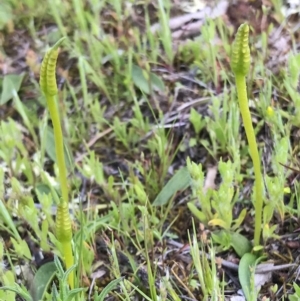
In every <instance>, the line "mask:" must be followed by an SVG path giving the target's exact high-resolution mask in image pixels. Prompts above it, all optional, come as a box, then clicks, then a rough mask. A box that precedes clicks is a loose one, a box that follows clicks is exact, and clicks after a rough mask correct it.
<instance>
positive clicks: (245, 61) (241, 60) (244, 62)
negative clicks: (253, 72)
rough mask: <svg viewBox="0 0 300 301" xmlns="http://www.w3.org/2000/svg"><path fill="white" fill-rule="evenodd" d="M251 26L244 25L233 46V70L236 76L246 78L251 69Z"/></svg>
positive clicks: (240, 28)
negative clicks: (237, 74) (239, 75)
mask: <svg viewBox="0 0 300 301" xmlns="http://www.w3.org/2000/svg"><path fill="white" fill-rule="evenodd" d="M248 41H249V26H248V25H247V24H242V25H241V26H240V27H239V29H238V32H237V34H236V38H235V40H234V43H233V45H232V54H231V69H232V71H233V72H234V73H235V74H236V73H239V74H241V75H244V76H246V75H247V74H248V72H249V68H250V58H251V57H250V48H249V44H248Z"/></svg>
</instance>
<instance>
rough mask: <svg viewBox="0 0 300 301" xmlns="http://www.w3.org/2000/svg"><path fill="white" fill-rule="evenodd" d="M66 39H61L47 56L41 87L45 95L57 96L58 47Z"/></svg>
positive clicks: (43, 64)
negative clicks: (56, 69)
mask: <svg viewBox="0 0 300 301" xmlns="http://www.w3.org/2000/svg"><path fill="white" fill-rule="evenodd" d="M64 39H65V38H62V39H60V40H59V41H58V42H57V43H56V44H55V45H54V46H53V47H52V48H51V49H50V50H49V51H48V52H47V53H46V55H45V57H44V59H43V62H42V66H41V72H40V86H41V89H42V91H43V92H44V94H45V95H46V94H47V95H49V96H54V95H56V94H57V91H58V90H57V85H56V78H55V68H56V60H57V56H58V47H59V45H60V44H61V43H62V41H63V40H64Z"/></svg>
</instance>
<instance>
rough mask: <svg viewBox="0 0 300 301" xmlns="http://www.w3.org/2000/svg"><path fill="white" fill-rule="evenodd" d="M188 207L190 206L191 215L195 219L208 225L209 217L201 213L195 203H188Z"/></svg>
mask: <svg viewBox="0 0 300 301" xmlns="http://www.w3.org/2000/svg"><path fill="white" fill-rule="evenodd" d="M187 206H188V208H189V210H190V211H191V213H192V214H193V215H194V216H195V217H197V219H198V220H199V221H200V222H201V223H204V224H206V223H207V216H206V215H205V214H204V213H203V212H201V211H200V210H199V209H198V208H197V206H196V205H195V204H194V203H193V202H188V203H187Z"/></svg>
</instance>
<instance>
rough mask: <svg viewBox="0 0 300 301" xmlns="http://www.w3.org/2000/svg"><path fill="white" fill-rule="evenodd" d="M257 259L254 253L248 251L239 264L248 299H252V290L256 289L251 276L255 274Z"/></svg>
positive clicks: (248, 300)
mask: <svg viewBox="0 0 300 301" xmlns="http://www.w3.org/2000/svg"><path fill="white" fill-rule="evenodd" d="M256 259H257V258H256V256H255V255H254V254H251V253H246V254H245V255H244V256H243V257H242V259H241V261H240V264H239V271H238V273H239V280H240V283H241V286H242V289H243V292H244V295H245V297H246V300H247V301H250V300H251V295H252V290H253V289H254V285H253V280H252V279H251V278H252V277H253V276H254V268H255V262H256ZM252 269H253V270H252Z"/></svg>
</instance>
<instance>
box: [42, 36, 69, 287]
mask: <svg viewBox="0 0 300 301" xmlns="http://www.w3.org/2000/svg"><path fill="white" fill-rule="evenodd" d="M63 40H64V38H63V39H60V40H59V41H58V42H57V43H56V44H55V45H54V46H53V47H52V48H51V49H50V50H49V51H48V52H47V53H46V55H45V57H44V60H43V63H42V66H41V74H40V86H41V89H42V91H43V93H44V94H45V97H46V101H47V107H48V110H49V112H50V117H51V120H52V125H53V132H54V140H55V152H56V160H57V165H58V169H59V182H60V187H61V192H62V198H61V202H60V204H59V205H58V209H57V218H56V236H57V239H58V241H59V242H60V243H61V245H62V251H63V256H64V261H65V265H66V268H67V269H69V268H70V267H71V266H73V265H74V257H73V251H72V226H71V219H70V214H69V209H68V203H69V197H68V182H67V168H66V163H65V156H64V142H63V135H62V130H61V123H60V117H59V112H58V108H57V103H56V94H57V93H58V90H57V85H56V78H55V68H56V60H57V56H58V47H59V45H60V44H61V42H62V41H63ZM68 280H69V284H70V287H71V288H74V272H73V271H72V272H71V273H70V275H69V279H68Z"/></svg>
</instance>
